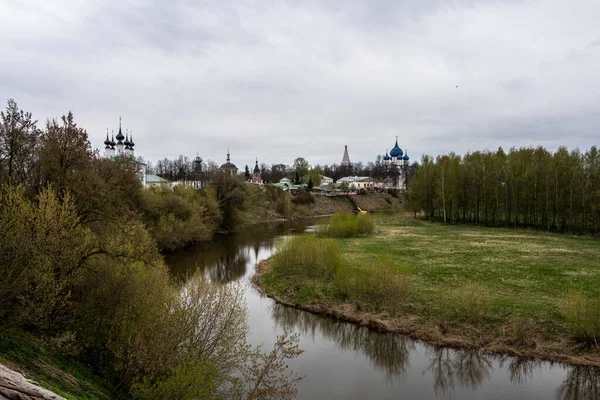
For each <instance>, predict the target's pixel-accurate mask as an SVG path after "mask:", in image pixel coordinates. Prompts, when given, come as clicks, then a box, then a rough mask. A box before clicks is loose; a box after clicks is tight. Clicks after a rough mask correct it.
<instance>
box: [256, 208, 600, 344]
mask: <svg viewBox="0 0 600 400" xmlns="http://www.w3.org/2000/svg"><path fill="white" fill-rule="evenodd" d="M377 220H378V223H377V228H376V233H375V234H373V235H370V236H366V237H356V238H345V239H336V241H337V244H338V245H339V247H340V249H341V254H342V263H341V265H342V269H341V271H340V272H339V273H338V275H340V276H343V275H346V278H345V280H346V281H352V280H356V277H359V280H363V281H365V280H372V281H376V280H377V279H379V280H381V281H389V280H390V278H389V276H388V274H386V273H383V272H382V271H381V266H379V267H378V269H374V268H373V267H372V266H373V265H374V263H377V261H376V260H381V259H384V260H385V263H386V265H387V268H388V269H390V270H396V271H397V270H401V271H403V274H405V275H406V279H407V281H408V283H407V286H406V287H407V288H408V289H406V292H405V294H404V295H398V296H396V298H397V301H396V303H394V304H393V307H392V306H390V305H389V304H390V303H389V299H388V300H387V303H385V304H383V305H382V303H381V302H377V301H375V300H373V301H371V302H369V301H365V298H366V299H368V298H369V296H368V295H367V296H365V295H362V296H359V295H358V294H356V293H355V294H352V291H343V290H339V288H340V284H339V283H337V284H336V283H335V282H332V281H318V282H312V283H310V284H307V285H304V286H302V288H301V290H298V291H295V290H293V288H290V287H289V285H288V283H289V282H286V277H285V276H283V275H282V274H277V273H275V272H272V273H270V274H265V276H264V278H263V281H264V284H265V287H266V289H267V292H269V291H273V292H275V293H278V294H283V295H285V296H286V297H287V298H288V299H291V300H292V301H295V302H298V303H308V304H310V303H311V302H312V303H314V302H319V301H320V302H324V303H328V302H329V303H330V302H333V303H356V304H360V305H361V306H362V307H363V308H365V307H366V309H367V310H369V309H370V310H373V311H381V310H382V309H383V311H390V309H391V308H397V310H391V311H393V312H392V313H398V314H402V315H409V316H413V317H415V318H417V320H419V321H421V322H422V323H429V324H432V325H437V326H443V329H444V330H446V329H448V331H449V332H451V333H456V334H465V335H466V336H469V335H476V334H486V335H488V336H489V337H494V335H496V332H505V334H506V335H512V336H515V337H514V338H513V339H514V341H516V342H526V340H524V338H523V329H525V328H527V329H529V331H530V332H531V334H532V335H535V336H536V337H537V338H539V339H540V340H544V341H554V342H556V341H558V340H560V338H561V337H565V336H570V337H572V338H575V336H577V335H576V332H574V331H573V326H576V327H578V328H577V329H579V330H581V329H583V328H581V326H580V325H581V324H582V322H581V318H580V319H579V320H577V321H575V322H573V318H579V317H578V315H580V314H577V313H578V312H579V311H578V310H576V309H575V310H574V309H573V308H572V307H573V306H572V305H573V304H575V305H576V304H577V303H573V301H571V303H568V302H567V303H565V301H566V299H567V298H568V295H569V293H571V292H577V293H582V294H583V295H584V296H586V298H591V299H594V298H596V299H599V298H600V240H598V239H594V238H586V237H576V236H567V235H559V234H552V233H544V232H538V231H531V230H515V229H504V228H486V227H477V226H452V225H442V224H435V223H428V222H423V221H419V220H415V219H410V218H408V219H407V218H402V217H400V218H397V217H395V216H394V217H390V216H389V215H383V214H382V215H379V216H377ZM373 287H375V286H373ZM399 287H400V286H399ZM402 287H404V286H402ZM378 290H383V289H376V291H378ZM398 290H400V289H398ZM403 290H404V289H403ZM387 297H388V298H389V297H390V296H389V294H388V296H387ZM588 303H589V302H588ZM588 303H586V304H588ZM563 304H571V306H572V307H571V309H568V308H566V307H564V306H561V305H563ZM582 304H583V303H582ZM589 304H592V303H589ZM593 304H596V303H593ZM581 312H584V313H585V312H587V311H581ZM595 313H596V314H593V316H592V317H589V318H588V317H587V316H589V315H592V314H590V312H587V314H584V315H586V318H587V319H588V320H590V321H592V320H593V321H592V322H594V323H596V326H595V327H594V329H598V328H597V325H598V318H596V317H597V316H598V315H600V312H599V311H598V310H595ZM594 318H596V319H594ZM569 321H571V322H569ZM583 323H585V321H584V322H583ZM532 327H533V328H532ZM482 332H483V333H482ZM511 332H512V333H511ZM595 332H597V330H594V337H595ZM588 336H589V335H588Z"/></svg>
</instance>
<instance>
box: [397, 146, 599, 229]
mask: <svg viewBox="0 0 600 400" xmlns="http://www.w3.org/2000/svg"><path fill="white" fill-rule="evenodd" d="M408 198H409V209H410V210H411V211H414V212H415V213H416V212H418V211H420V210H422V211H424V213H425V216H426V217H427V218H428V219H432V220H441V221H444V222H448V223H460V222H469V223H475V224H485V225H494V226H515V227H517V226H527V227H534V228H536V229H544V230H552V231H562V232H564V231H571V232H591V233H596V232H598V228H599V222H600V207H598V204H600V201H599V200H600V152H599V151H598V148H597V147H595V146H593V147H592V148H590V149H589V150H587V151H586V152H585V153H582V152H580V151H579V150H573V151H571V152H569V151H568V150H567V149H566V148H565V147H560V148H559V149H558V150H557V151H556V152H554V153H551V152H549V151H548V150H546V149H544V148H543V147H537V148H520V149H515V148H512V149H511V150H510V152H509V153H508V154H507V153H505V152H504V150H503V149H502V148H499V149H498V150H497V151H496V152H490V151H483V152H480V151H477V152H473V153H468V154H466V155H465V156H464V157H461V156H459V155H456V154H454V153H450V154H448V155H442V156H438V157H436V158H435V159H433V158H432V157H430V156H424V157H423V159H422V161H421V165H420V166H419V168H418V169H417V170H416V172H415V175H414V177H413V178H412V179H411V181H410V183H409V190H408Z"/></svg>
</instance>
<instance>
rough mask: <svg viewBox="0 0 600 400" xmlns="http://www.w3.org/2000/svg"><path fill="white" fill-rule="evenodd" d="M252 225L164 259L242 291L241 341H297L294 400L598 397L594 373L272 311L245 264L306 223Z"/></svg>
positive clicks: (599, 381) (599, 375)
mask: <svg viewBox="0 0 600 400" xmlns="http://www.w3.org/2000/svg"><path fill="white" fill-rule="evenodd" d="M315 222H316V221H315V220H303V221H294V222H284V223H276V224H261V225H255V226H251V227H249V228H246V229H245V230H243V231H241V232H238V233H234V234H230V235H225V236H220V237H217V238H215V240H214V241H212V242H210V243H207V244H201V245H198V246H195V247H192V248H189V249H187V250H184V251H179V252H176V253H172V254H169V255H168V256H167V257H166V261H167V263H168V264H169V266H170V267H171V270H172V272H173V273H174V274H176V275H182V274H186V273H190V272H195V271H196V270H198V269H201V270H203V271H204V272H205V273H206V274H207V275H208V276H210V278H211V279H212V280H214V281H217V282H220V283H224V284H227V283H230V282H234V281H241V282H243V283H244V285H245V287H246V291H245V292H246V302H247V305H248V319H249V324H250V329H251V333H250V337H249V341H250V343H251V344H253V345H257V344H261V343H264V344H265V346H266V347H267V348H271V346H272V343H273V342H274V341H275V338H276V336H277V335H279V334H281V333H283V332H284V330H285V329H287V330H291V331H294V332H297V333H299V334H300V348H301V349H303V350H304V353H303V354H302V355H301V356H300V357H299V358H298V359H295V360H291V361H290V364H289V365H290V368H292V369H293V370H294V371H295V372H297V373H298V374H299V375H303V376H305V378H304V379H303V380H302V381H301V382H300V383H299V385H298V396H297V398H298V399H511V400H519V399H564V400H567V399H569V400H576V399H581V400H582V399H598V398H600V369H599V368H592V367H572V366H568V365H563V364H560V363H549V362H542V361H539V360H531V359H520V358H515V357H501V356H495V355H490V354H487V353H483V352H479V351H473V350H460V349H450V348H438V347H435V346H432V345H430V344H427V343H424V342H422V341H417V340H412V339H410V338H407V337H405V336H402V335H397V334H386V333H381V332H376V331H373V330H370V329H368V328H364V327H358V326H356V325H353V324H350V323H346V322H340V321H336V320H333V319H331V318H327V317H321V316H318V315H314V314H311V313H308V312H305V311H300V310H296V309H294V308H290V307H285V306H281V305H278V304H276V303H275V302H274V301H273V300H271V299H270V298H268V297H265V296H263V295H261V294H260V293H259V291H258V290H257V289H256V288H254V287H253V286H252V284H251V283H250V278H251V277H252V275H253V274H254V266H255V265H256V263H257V262H258V261H260V260H264V259H266V258H268V257H269V256H270V255H271V253H272V252H273V250H274V246H275V243H276V241H277V240H281V238H282V237H285V236H286V235H290V234H294V233H300V232H303V231H304V230H305V229H307V227H310V226H312V225H314V224H315Z"/></svg>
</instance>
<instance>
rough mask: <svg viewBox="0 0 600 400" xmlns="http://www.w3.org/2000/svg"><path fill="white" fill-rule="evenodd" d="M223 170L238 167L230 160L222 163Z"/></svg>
mask: <svg viewBox="0 0 600 400" xmlns="http://www.w3.org/2000/svg"><path fill="white" fill-rule="evenodd" d="M219 168H220V169H222V170H228V171H230V170H234V169H235V170H237V167H236V166H235V164H233V163H230V162H226V163H225V164H223V165H221V167H219Z"/></svg>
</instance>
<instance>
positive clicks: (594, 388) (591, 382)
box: [558, 366, 600, 400]
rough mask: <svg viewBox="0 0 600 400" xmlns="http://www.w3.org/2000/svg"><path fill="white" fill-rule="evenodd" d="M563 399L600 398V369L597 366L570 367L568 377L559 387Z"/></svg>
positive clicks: (559, 395)
mask: <svg viewBox="0 0 600 400" xmlns="http://www.w3.org/2000/svg"><path fill="white" fill-rule="evenodd" d="M558 398H559V399H561V400H592V399H598V398H600V369H599V368H597V367H588V366H574V367H570V368H569V370H568V372H567V377H566V378H565V380H564V381H563V383H562V384H561V385H560V387H559V388H558Z"/></svg>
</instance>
